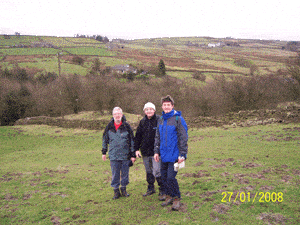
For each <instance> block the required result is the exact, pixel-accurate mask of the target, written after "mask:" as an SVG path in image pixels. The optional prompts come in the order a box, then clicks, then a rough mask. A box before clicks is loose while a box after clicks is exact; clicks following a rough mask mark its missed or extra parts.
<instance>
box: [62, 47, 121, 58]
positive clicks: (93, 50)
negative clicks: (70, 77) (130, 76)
mask: <svg viewBox="0 0 300 225" xmlns="http://www.w3.org/2000/svg"><path fill="white" fill-rule="evenodd" d="M62 50H63V51H66V52H68V53H70V54H72V55H94V56H95V55H96V56H116V53H115V52H110V51H107V49H105V48H103V47H76V48H72V47H70V48H67V47H65V48H63V49H62Z"/></svg>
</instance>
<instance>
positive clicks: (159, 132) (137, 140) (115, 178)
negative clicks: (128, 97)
mask: <svg viewBox="0 0 300 225" xmlns="http://www.w3.org/2000/svg"><path fill="white" fill-rule="evenodd" d="M161 103H162V109H163V112H162V116H158V115H156V113H155V112H156V108H155V105H154V104H152V103H150V102H148V103H146V104H145V106H144V113H145V117H144V118H143V119H142V120H141V121H140V123H139V126H138V128H137V131H136V134H135V136H134V135H133V131H132V129H131V127H130V125H129V124H128V123H127V122H126V118H125V116H124V115H123V112H122V109H121V108H119V107H115V108H114V109H113V119H112V120H111V121H110V123H109V124H108V125H107V127H106V128H105V130H104V133H103V143H102V159H103V160H104V161H105V160H106V153H107V151H108V146H109V152H108V153H109V159H110V165H111V171H112V181H111V186H112V187H113V188H114V197H113V199H118V198H119V197H120V196H125V197H128V196H129V194H128V193H127V191H126V186H127V185H128V184H129V167H130V165H132V164H133V163H134V162H135V160H136V157H141V156H142V157H143V162H144V166H145V171H146V180H147V183H148V187H147V192H146V193H145V194H144V195H143V196H148V195H152V194H154V193H155V187H154V183H155V180H156V181H157V183H158V186H159V200H160V201H164V202H163V203H162V206H167V205H171V204H172V209H173V210H178V209H179V207H180V199H181V194H180V190H179V185H178V182H177V179H176V175H177V171H176V170H174V164H175V163H176V162H178V163H181V162H183V161H184V160H185V159H186V158H187V151H188V145H187V141H188V132H187V130H188V128H187V124H186V122H185V120H184V119H183V117H182V116H181V112H180V111H176V110H174V100H173V98H172V97H171V96H170V95H167V96H166V97H163V98H162V99H161ZM120 185H121V188H120V189H119V187H120Z"/></svg>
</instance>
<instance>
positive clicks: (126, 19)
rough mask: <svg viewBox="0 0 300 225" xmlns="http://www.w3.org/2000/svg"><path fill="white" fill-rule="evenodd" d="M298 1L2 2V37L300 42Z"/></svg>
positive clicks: (148, 0)
mask: <svg viewBox="0 0 300 225" xmlns="http://www.w3.org/2000/svg"><path fill="white" fill-rule="evenodd" d="M299 22H300V1H297V0H285V1H282V0H259V1H256V0H244V1H243V0H169V1H168V0H127V1H126V0H1V2H0V34H14V33H15V32H19V33H20V34H21V35H45V36H64V37H73V36H74V35H75V34H85V35H101V36H107V37H108V38H109V39H113V38H123V39H141V38H158V37H191V36H193V37H194V36H199V37H201V36H209V37H215V38H224V37H232V38H238V39H239V38H241V39H243V38H249V39H272V40H284V41H300V24H299Z"/></svg>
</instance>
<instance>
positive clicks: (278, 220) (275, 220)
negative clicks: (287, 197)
mask: <svg viewBox="0 0 300 225" xmlns="http://www.w3.org/2000/svg"><path fill="white" fill-rule="evenodd" d="M257 219H258V220H262V221H264V222H265V223H266V224H286V222H287V221H288V219H287V218H285V217H284V216H283V215H281V214H273V213H261V214H260V215H259V216H258V217H257Z"/></svg>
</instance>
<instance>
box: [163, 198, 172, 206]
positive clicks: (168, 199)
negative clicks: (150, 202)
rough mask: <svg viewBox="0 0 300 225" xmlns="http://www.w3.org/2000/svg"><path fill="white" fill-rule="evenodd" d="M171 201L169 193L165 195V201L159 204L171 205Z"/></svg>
mask: <svg viewBox="0 0 300 225" xmlns="http://www.w3.org/2000/svg"><path fill="white" fill-rule="evenodd" d="M172 203H173V198H172V197H171V196H169V195H167V197H166V201H164V202H163V203H162V204H161V206H167V205H171V204H172Z"/></svg>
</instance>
